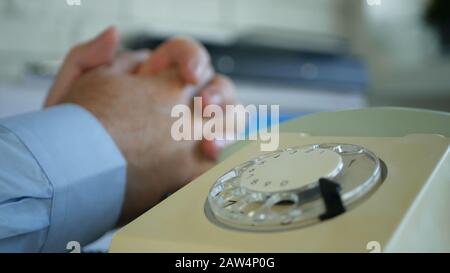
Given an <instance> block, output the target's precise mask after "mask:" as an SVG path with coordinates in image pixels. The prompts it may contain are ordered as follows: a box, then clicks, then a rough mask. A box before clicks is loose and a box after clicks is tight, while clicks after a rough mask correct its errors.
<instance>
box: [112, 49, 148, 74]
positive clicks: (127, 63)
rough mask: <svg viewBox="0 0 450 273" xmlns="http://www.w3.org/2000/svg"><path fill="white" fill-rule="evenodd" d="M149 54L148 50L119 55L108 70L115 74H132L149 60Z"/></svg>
mask: <svg viewBox="0 0 450 273" xmlns="http://www.w3.org/2000/svg"><path fill="white" fill-rule="evenodd" d="M150 54H151V53H150V50H146V49H143V50H138V51H134V52H126V53H121V54H120V55H119V56H118V57H117V58H116V60H115V61H114V62H113V63H112V65H111V67H110V68H109V70H110V71H111V72H113V73H116V74H121V73H133V72H134V71H135V70H136V69H137V68H138V67H139V65H141V64H142V63H144V62H145V61H147V60H148V59H149V58H150Z"/></svg>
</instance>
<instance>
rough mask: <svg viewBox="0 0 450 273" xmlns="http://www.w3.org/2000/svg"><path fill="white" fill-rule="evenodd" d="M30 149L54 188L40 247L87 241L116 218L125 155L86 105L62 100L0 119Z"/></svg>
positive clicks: (58, 247) (59, 247) (51, 249)
mask: <svg viewBox="0 0 450 273" xmlns="http://www.w3.org/2000/svg"><path fill="white" fill-rule="evenodd" d="M0 124H1V125H2V126H4V127H6V128H8V129H9V130H10V131H12V132H13V133H14V134H15V135H16V136H17V137H18V138H19V139H20V140H21V141H22V142H23V143H24V144H25V146H26V147H27V148H28V149H29V150H30V152H31V154H32V155H33V156H34V158H35V159H36V161H37V162H38V163H39V165H40V167H41V168H42V170H43V172H44V174H45V175H46V176H47V178H48V180H49V181H50V183H51V185H52V188H53V198H52V211H51V219H50V228H49V232H48V236H47V240H46V242H45V244H44V247H43V249H42V250H43V251H49V252H54V251H64V250H65V249H66V245H67V243H68V242H70V241H78V242H79V243H80V244H82V245H83V244H86V243H89V242H90V241H92V240H94V239H96V238H98V237H99V236H101V235H102V234H103V233H104V232H106V231H107V230H109V229H111V228H113V227H114V225H115V224H116V222H117V220H118V218H119V215H120V212H121V208H122V204H123V199H124V194H125V179H126V161H125V159H124V157H123V155H122V154H121V152H120V151H119V149H118V148H117V146H116V144H115V143H114V141H113V139H112V138H111V136H110V135H109V134H108V132H107V131H106V130H105V129H104V128H103V126H102V125H101V124H100V122H98V121H97V119H96V118H95V117H94V116H93V115H92V114H91V113H89V112H88V111H87V110H85V109H83V108H81V107H79V106H76V105H61V106H56V107H52V108H48V109H46V110H43V111H39V112H34V113H30V114H24V115H20V116H16V117H12V118H8V119H5V120H2V121H0Z"/></svg>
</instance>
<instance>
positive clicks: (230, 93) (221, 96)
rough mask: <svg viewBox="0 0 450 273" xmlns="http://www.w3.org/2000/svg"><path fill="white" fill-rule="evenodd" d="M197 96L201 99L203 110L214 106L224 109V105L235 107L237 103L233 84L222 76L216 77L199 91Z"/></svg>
mask: <svg viewBox="0 0 450 273" xmlns="http://www.w3.org/2000/svg"><path fill="white" fill-rule="evenodd" d="M198 96H201V97H202V101H203V108H205V107H206V106H208V105H211V104H214V105H219V106H220V107H222V108H223V109H225V106H226V105H235V104H236V103H237V98H236V88H235V86H234V84H233V82H232V81H231V80H230V79H229V78H228V77H225V76H223V75H216V76H215V77H214V78H213V79H212V80H211V81H210V82H209V83H208V84H207V85H206V86H205V87H204V88H203V89H202V90H200V91H199V93H198Z"/></svg>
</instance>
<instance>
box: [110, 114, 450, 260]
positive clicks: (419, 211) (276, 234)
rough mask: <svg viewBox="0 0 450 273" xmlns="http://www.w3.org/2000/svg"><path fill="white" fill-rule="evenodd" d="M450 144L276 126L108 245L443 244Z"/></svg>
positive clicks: (121, 248) (200, 248) (295, 247)
mask: <svg viewBox="0 0 450 273" xmlns="http://www.w3.org/2000/svg"><path fill="white" fill-rule="evenodd" d="M447 121H448V120H447ZM449 144H450V139H449V138H446V137H444V136H442V135H437V134H410V135H406V136H402V137H367V136H358V137H348V136H305V135H302V134H299V133H283V134H281V135H280V149H279V150H277V151H274V152H269V153H261V152H260V149H259V147H260V146H259V143H258V142H253V143H250V144H248V145H246V146H245V147H244V148H242V149H240V150H239V151H237V152H236V153H234V154H233V155H231V156H229V157H228V158H227V159H225V160H224V161H223V162H221V163H220V164H218V165H217V166H216V167H214V168H213V169H211V170H209V171H208V172H206V173H205V174H203V175H202V176H200V177H199V178H197V179H196V180H194V181H193V182H192V183H190V184H189V185H187V186H186V187H184V188H182V189H181V190H179V191H178V192H176V193H174V194H173V195H171V196H170V197H168V198H167V199H166V200H164V201H163V202H162V203H160V204H159V205H157V206H156V207H154V208H153V209H151V210H150V211H148V212H147V213H145V214H144V215H142V216H141V217H139V218H138V219H136V220H135V221H133V222H132V223H131V224H129V225H127V226H126V227H124V228H123V229H121V230H120V231H119V232H118V233H117V234H116V235H115V236H114V239H113V242H112V245H111V249H110V250H111V251H113V252H114V251H118V252H371V251H376V252H378V251H385V252H414V251H450V235H449V233H448V231H449V230H450V216H449V212H448V210H449V209H450V152H449V151H450V150H449Z"/></svg>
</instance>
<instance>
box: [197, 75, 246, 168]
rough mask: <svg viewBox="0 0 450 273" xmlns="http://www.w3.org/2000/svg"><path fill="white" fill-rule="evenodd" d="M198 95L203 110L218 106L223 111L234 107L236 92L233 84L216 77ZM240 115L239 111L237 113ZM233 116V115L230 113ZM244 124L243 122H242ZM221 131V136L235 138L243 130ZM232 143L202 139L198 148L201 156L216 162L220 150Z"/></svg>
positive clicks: (224, 78)
mask: <svg viewBox="0 0 450 273" xmlns="http://www.w3.org/2000/svg"><path fill="white" fill-rule="evenodd" d="M199 95H200V96H202V101H203V108H205V107H206V106H208V105H218V106H220V107H221V108H222V109H223V110H225V109H226V105H236V104H237V98H236V90H235V87H234V84H233V83H232V81H231V80H230V79H228V78H227V77H225V76H221V75H217V76H215V77H214V78H213V79H212V80H211V81H210V82H209V83H208V85H207V86H205V87H204V88H203V89H202V90H200V92H199ZM239 113H240V111H239ZM232 114H234V113H232ZM237 117H238V118H240V117H241V115H239V114H237ZM243 122H244V123H245V120H244V121H243ZM220 129H221V130H223V131H224V132H223V135H224V136H226V135H227V134H233V135H234V136H236V135H237V134H239V133H241V131H242V129H243V128H237V130H238V132H227V131H226V128H220ZM233 130H234V127H233ZM232 143H233V141H229V140H221V139H215V140H207V139H203V140H202V141H201V143H200V148H201V151H202V152H203V154H204V155H205V156H206V157H207V158H209V159H211V160H217V158H218V157H219V155H220V153H221V152H222V150H223V149H224V148H225V147H226V146H228V145H231V144H232Z"/></svg>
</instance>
